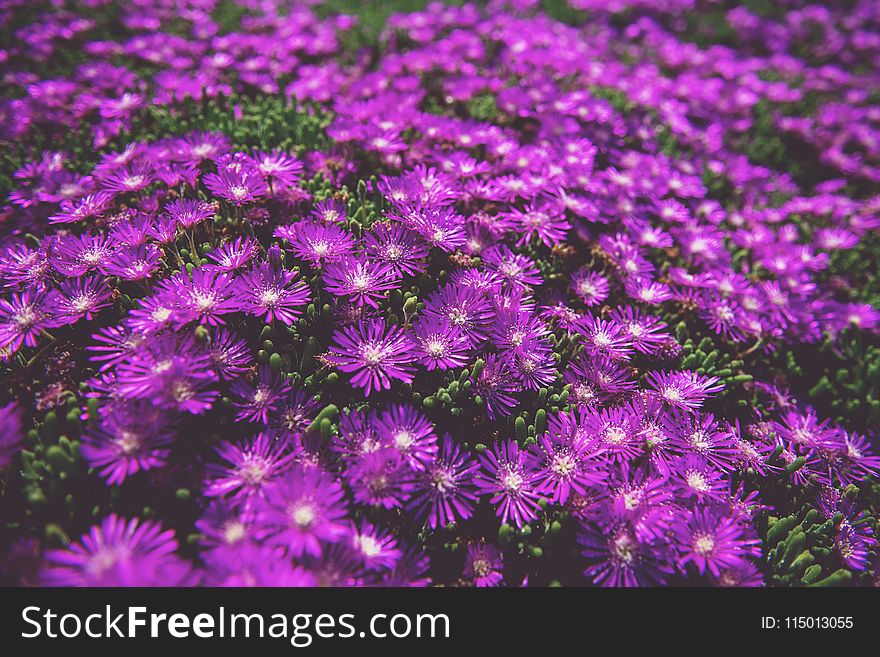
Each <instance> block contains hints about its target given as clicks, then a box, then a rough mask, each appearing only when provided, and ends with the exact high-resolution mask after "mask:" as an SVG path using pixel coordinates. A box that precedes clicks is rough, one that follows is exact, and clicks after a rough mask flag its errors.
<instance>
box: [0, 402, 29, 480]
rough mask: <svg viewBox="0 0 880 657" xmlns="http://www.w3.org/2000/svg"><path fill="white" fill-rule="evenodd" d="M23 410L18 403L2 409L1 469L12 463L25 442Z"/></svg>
mask: <svg viewBox="0 0 880 657" xmlns="http://www.w3.org/2000/svg"><path fill="white" fill-rule="evenodd" d="M21 415H22V414H21V409H20V408H19V407H18V404H17V403H16V402H11V403H9V404H6V406H2V407H0V468H5V467H6V466H7V465H9V464H10V463H12V461H13V460H14V459H15V456H16V455H17V454H18V453H19V452H20V451H21V447H22V443H23V442H24V426H23V423H22V418H21Z"/></svg>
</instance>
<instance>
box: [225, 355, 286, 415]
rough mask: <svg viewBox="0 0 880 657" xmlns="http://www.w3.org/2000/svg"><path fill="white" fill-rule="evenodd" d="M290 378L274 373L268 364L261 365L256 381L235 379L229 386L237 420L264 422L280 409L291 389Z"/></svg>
mask: <svg viewBox="0 0 880 657" xmlns="http://www.w3.org/2000/svg"><path fill="white" fill-rule="evenodd" d="M291 387H292V386H291V383H290V379H288V378H287V377H286V376H284V375H283V374H276V373H275V372H274V371H272V369H271V368H270V367H269V366H268V365H261V366H260V368H259V370H258V371H257V378H256V381H254V382H250V381H247V380H245V379H237V380H236V381H234V382H233V383H232V386H231V387H230V395H231V397H232V405H233V407H234V408H236V409H237V413H236V414H235V419H236V420H237V421H239V422H255V423H260V424H266V423H268V422H269V418H270V417H275V416H276V415H277V413H278V412H279V411H280V409H281V404H282V403H283V401H282V400H283V399H284V398H285V397H287V394H288V393H289V392H290V390H291Z"/></svg>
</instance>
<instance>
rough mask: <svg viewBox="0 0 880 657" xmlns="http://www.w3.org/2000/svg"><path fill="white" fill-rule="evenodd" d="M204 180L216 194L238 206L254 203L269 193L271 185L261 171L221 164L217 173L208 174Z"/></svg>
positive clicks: (206, 185)
mask: <svg viewBox="0 0 880 657" xmlns="http://www.w3.org/2000/svg"><path fill="white" fill-rule="evenodd" d="M203 182H204V183H205V187H207V188H208V190H210V192H211V193H212V194H213V195H214V196H218V197H220V198H222V199H224V200H226V201H229V202H230V203H232V204H233V205H236V206H242V205H245V204H247V203H252V202H254V201H255V200H257V199H258V198H260V197H262V196H265V195H267V194H268V193H269V186H268V185H267V184H266V180H265V179H264V178H263V176H262V175H261V174H260V172H259V171H257V170H255V169H250V168H247V167H241V168H237V169H235V168H229V167H223V166H221V167H219V168H218V169H217V173H209V174H206V175H205V177H204V178H203Z"/></svg>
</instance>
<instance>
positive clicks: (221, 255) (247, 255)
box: [205, 235, 259, 271]
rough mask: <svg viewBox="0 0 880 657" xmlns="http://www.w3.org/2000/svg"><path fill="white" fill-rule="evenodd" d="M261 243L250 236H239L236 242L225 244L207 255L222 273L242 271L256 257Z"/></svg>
mask: <svg viewBox="0 0 880 657" xmlns="http://www.w3.org/2000/svg"><path fill="white" fill-rule="evenodd" d="M258 247H259V242H257V240H255V239H254V238H253V237H250V236H249V235H239V236H238V237H237V238H236V239H235V241H234V242H225V243H224V244H221V245H220V246H218V247H217V248H216V249H211V250H210V251H208V252H207V253H206V254H205V255H207V256H208V257H209V258H210V259H211V260H213V261H214V262H215V263H217V264H216V266H217V269H219V270H220V271H235V270H237V269H241V268H242V267H244V266H245V265H246V264H247V263H249V262H250V261H251V259H252V258H253V257H254V255H256V253H257V249H258Z"/></svg>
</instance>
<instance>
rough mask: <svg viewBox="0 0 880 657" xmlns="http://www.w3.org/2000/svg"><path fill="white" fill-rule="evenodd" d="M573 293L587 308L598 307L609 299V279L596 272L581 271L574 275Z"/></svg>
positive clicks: (572, 281)
mask: <svg viewBox="0 0 880 657" xmlns="http://www.w3.org/2000/svg"><path fill="white" fill-rule="evenodd" d="M571 289H572V291H573V292H574V293H575V294H576V295H577V296H578V297H579V298H580V300H581V301H583V302H584V304H585V305H587V306H597V305H599V304H600V303H602V302H603V301H605V299H607V298H608V279H607V278H605V277H604V276H602V275H601V274H599V273H598V272H595V271H590V270H588V269H580V270H578V271H576V272H575V273H574V274H572V277H571Z"/></svg>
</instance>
